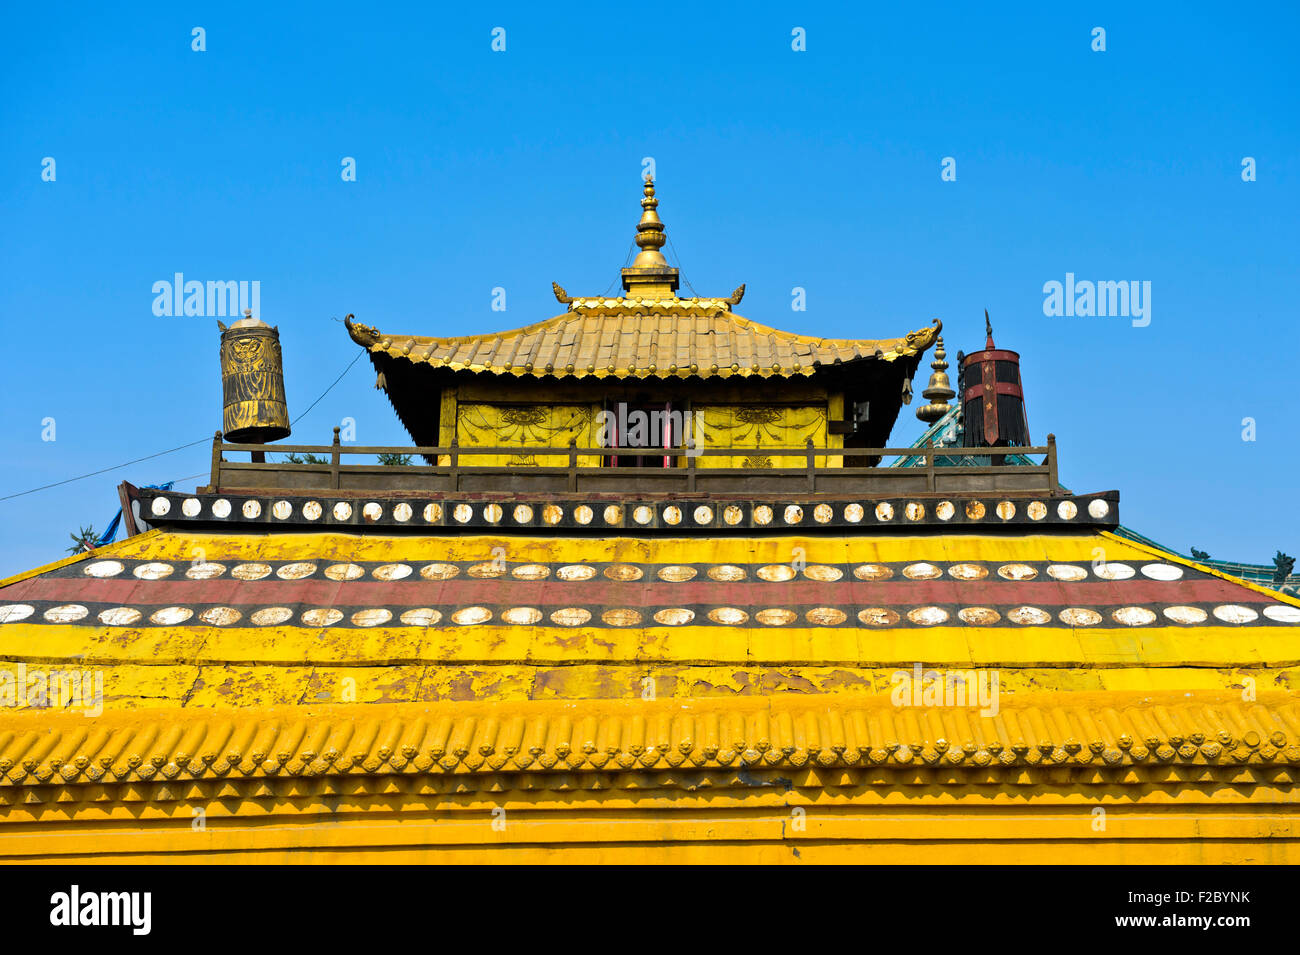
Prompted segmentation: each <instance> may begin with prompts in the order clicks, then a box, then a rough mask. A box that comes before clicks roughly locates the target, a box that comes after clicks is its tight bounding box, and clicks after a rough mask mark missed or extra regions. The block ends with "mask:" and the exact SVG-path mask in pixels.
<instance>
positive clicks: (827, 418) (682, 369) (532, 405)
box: [347, 179, 938, 467]
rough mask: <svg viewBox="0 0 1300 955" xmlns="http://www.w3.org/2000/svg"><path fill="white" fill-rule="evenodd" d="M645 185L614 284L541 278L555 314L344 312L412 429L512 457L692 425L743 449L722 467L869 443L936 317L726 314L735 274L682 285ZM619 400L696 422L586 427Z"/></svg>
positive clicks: (681, 439) (674, 437)
mask: <svg viewBox="0 0 1300 955" xmlns="http://www.w3.org/2000/svg"><path fill="white" fill-rule="evenodd" d="M644 193H645V195H644V198H643V199H642V200H641V206H642V214H641V220H640V222H638V223H637V227H636V244H637V245H638V246H639V248H640V251H639V253H638V254H637V256H636V258H635V259H634V260H633V261H632V263H631V265H630V266H628V267H627V268H625V269H623V270H622V279H623V294H622V295H621V296H619V297H617V298H609V297H599V296H594V297H580V296H570V295H568V294H567V293H566V292H565V290H564V289H563V288H561V287H560V286H559V285H554V290H555V295H556V298H557V299H558V300H559V301H560V302H561V303H562V304H564V305H566V306H567V311H566V312H565V313H564V314H561V315H559V316H556V317H554V318H551V319H548V320H546V321H543V322H538V323H536V324H533V325H528V326H525V327H523V328H517V329H511V330H508V331H502V332H495V333H491V334H486V335H458V336H452V337H443V338H434V337H426V336H419V335H408V334H395V333H389V332H387V331H380V330H379V329H378V328H375V327H372V326H369V325H364V324H361V323H360V322H355V321H353V320H352V319H351V318H349V320H348V326H347V327H348V331H349V333H350V334H351V336H352V338H353V340H354V341H355V342H357V343H358V344H360V345H362V346H363V347H365V348H366V349H368V351H369V353H370V358H371V361H372V363H373V364H374V367H375V370H376V372H377V373H378V385H379V387H381V388H382V389H384V391H385V392H386V393H387V394H388V396H389V398H390V400H391V401H392V403H393V407H394V408H395V409H396V411H397V413H398V415H399V417H400V418H401V420H402V422H403V423H404V424H405V425H406V427H407V429H408V431H409V432H410V434H411V437H412V438H413V439H414V441H415V443H416V444H417V445H425V446H427V445H435V444H441V445H447V444H449V443H450V442H451V441H452V439H453V438H455V439H456V441H457V443H458V444H459V445H460V446H461V447H470V446H480V447H481V446H483V445H484V444H485V443H491V444H495V445H498V446H503V447H512V448H513V447H518V448H519V449H520V451H519V452H518V453H515V454H513V455H507V456H504V457H502V458H500V460H513V461H514V463H516V464H517V465H519V466H527V464H528V463H529V460H528V459H529V458H530V455H528V454H527V449H528V448H530V447H538V446H548V445H555V444H556V443H557V442H558V444H559V445H560V446H564V445H567V444H568V442H569V441H576V443H577V444H578V445H579V446H580V447H585V448H595V447H623V448H627V447H645V448H647V449H665V448H667V449H672V448H680V447H682V446H684V444H687V443H689V442H690V440H691V439H692V438H697V437H698V438H699V439H700V443H701V444H702V445H707V446H708V447H710V448H712V449H715V450H716V449H727V448H732V449H738V450H740V451H744V452H745V453H744V454H737V455H736V456H733V457H726V458H719V459H718V460H716V461H710V462H709V463H710V464H713V465H715V466H721V467H764V466H769V467H770V466H779V465H780V464H781V463H783V462H782V461H781V460H780V459H781V457H782V456H780V455H771V454H765V453H764V452H765V449H767V448H774V449H780V448H799V449H803V448H805V447H806V446H807V442H808V441H809V440H811V441H812V443H813V446H814V447H816V448H819V449H821V448H844V447H873V446H879V445H880V444H882V443H883V442H884V441H885V440H886V439H887V438H888V436H889V432H890V430H891V429H892V427H893V424H894V421H895V419H896V418H897V416H898V412H899V408H900V406H901V405H902V403H903V401H904V398H905V396H906V395H908V394H909V393H910V389H909V386H910V382H911V378H912V375H913V374H914V373H915V371H916V366H917V362H918V360H919V358H920V355H921V353H922V352H923V351H924V350H925V349H926V348H928V347H929V346H930V344H931V343H932V342H933V341H934V339H935V335H936V333H937V327H938V323H937V322H936V323H935V325H932V326H930V327H927V328H923V329H921V330H918V331H912V332H908V333H906V334H905V335H903V336H901V337H896V338H886V339H832V338H818V337H813V336H808V335H797V334H793V333H790V332H785V331H781V330H779V329H775V328H770V327H768V326H765V325H760V324H758V323H756V322H752V321H750V320H748V319H746V318H742V317H741V316H739V315H736V314H735V313H734V312H732V307H733V306H735V305H737V304H739V302H740V300H741V298H742V296H743V295H744V291H745V288H744V286H743V285H742V286H741V287H740V288H738V289H736V291H735V292H734V293H732V294H731V295H730V296H728V297H726V298H698V297H693V298H681V297H679V296H678V294H677V290H678V286H679V273H678V270H677V269H676V268H673V267H672V266H671V265H669V263H668V261H667V259H665V258H664V255H663V252H662V251H661V250H662V248H663V246H664V243H665V241H666V234H665V232H664V224H663V222H662V220H661V219H660V218H659V214H658V205H659V200H658V198H656V196H655V186H654V182H653V180H651V179H647V180H646V181H645V185H644ZM620 404H622V405H625V406H626V408H627V409H628V413H633V414H634V413H635V412H636V411H637V410H641V411H643V412H647V413H648V412H651V411H659V412H668V413H671V412H674V411H676V412H677V413H678V415H679V416H680V415H681V414H684V413H686V412H690V413H691V415H692V417H695V418H696V419H697V421H696V425H697V428H698V429H699V432H700V433H699V434H698V435H695V434H692V435H687V434H685V433H683V432H684V429H679V431H678V432H677V433H674V432H673V430H672V429H671V428H664V427H659V428H654V429H647V432H648V433H647V434H645V435H644V436H641V440H639V441H637V440H636V438H637V436H636V435H628V434H621V433H619V430H618V429H610V430H608V432H607V433H606V434H605V435H601V434H599V433H597V431H596V430H595V429H594V427H593V426H594V423H595V420H596V418H597V417H598V416H599V415H600V413H601V412H602V411H608V412H611V413H613V414H615V415H617V412H618V408H619V405H620ZM674 422H678V419H674ZM602 438H603V439H604V440H602ZM645 457H647V458H648V457H650V455H646V456H645ZM764 458H767V459H768V460H767V461H764ZM480 463H483V464H487V463H488V462H487V461H483V462H480ZM493 463H496V459H494V461H493ZM641 463H642V464H644V463H645V462H641ZM677 464H680V462H677ZM669 466H674V462H670V464H669Z"/></svg>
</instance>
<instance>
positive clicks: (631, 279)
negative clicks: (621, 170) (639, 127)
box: [623, 176, 677, 298]
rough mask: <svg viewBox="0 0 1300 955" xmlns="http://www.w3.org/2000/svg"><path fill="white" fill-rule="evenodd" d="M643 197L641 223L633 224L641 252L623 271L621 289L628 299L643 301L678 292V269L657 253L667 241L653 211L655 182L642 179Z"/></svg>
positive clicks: (650, 179)
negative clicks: (631, 297) (625, 292)
mask: <svg viewBox="0 0 1300 955" xmlns="http://www.w3.org/2000/svg"><path fill="white" fill-rule="evenodd" d="M643 191H644V193H645V198H644V199H642V200H641V221H640V222H638V223H637V224H636V244H637V246H638V247H639V248H640V249H641V251H640V252H638V253H637V256H636V258H635V259H633V260H632V265H631V266H630V267H629V268H626V269H624V270H623V288H624V289H625V290H626V291H627V292H628V294H629V296H632V295H636V296H639V297H642V298H674V297H675V295H674V293H675V292H676V291H677V269H674V268H672V267H671V266H670V265H669V264H668V260H667V259H665V258H664V254H663V253H662V252H660V251H659V250H660V249H662V248H663V247H664V243H666V242H667V241H668V236H666V235H665V234H664V224H663V221H662V220H661V219H660V218H659V213H658V212H657V211H656V210H657V209H658V208H659V200H658V199H656V198H655V182H654V179H653V178H651V177H650V176H646V177H645V185H644V188H643Z"/></svg>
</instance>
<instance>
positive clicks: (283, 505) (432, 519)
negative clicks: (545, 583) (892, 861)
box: [150, 497, 1110, 526]
mask: <svg viewBox="0 0 1300 955" xmlns="http://www.w3.org/2000/svg"><path fill="white" fill-rule="evenodd" d="M171 508H172V502H171V499H170V498H166V497H156V498H154V500H153V504H152V505H151V506H150V510H151V511H152V513H153V515H154V517H166V516H167V515H168V514H169V513H171ZM202 509H203V505H202V502H201V501H199V499H198V498H197V497H189V498H186V499H185V500H184V501H182V502H181V513H182V514H183V515H184V516H186V517H198V516H199V513H200V512H201V511H202ZM539 509H540V511H541V517H542V522H543V523H544V524H558V523H560V522H561V521H562V520H564V506H563V505H561V504H544V505H539ZM964 509H965V513H966V518H967V519H968V520H972V521H979V520H983V519H984V517H985V515H986V514H987V512H988V510H987V508H986V507H985V505H984V504H983V502H981V501H968V502H966V504H965V505H964ZM537 510H538V509H537V508H534V507H533V505H531V504H516V505H514V507H513V508H512V510H511V517H512V518H513V519H514V522H515V523H516V524H531V523H532V521H533V518H534V517H535V516H536V513H537ZM232 511H233V505H232V504H231V503H230V501H229V500H227V499H226V498H224V497H221V498H217V499H216V500H215V501H213V502H212V516H213V517H215V518H217V519H218V520H225V519H226V518H228V517H229V516H230V515H231V513H232ZM443 511H444V507H443V505H442V504H436V503H434V504H426V505H425V506H424V510H423V512H422V515H421V516H422V517H423V518H424V520H425V522H426V523H429V524H438V523H441V522H442V518H443ZM1016 511H1017V508H1016V505H1015V502H1013V501H999V502H998V503H997V504H996V505H995V506H994V508H993V513H994V514H996V515H997V516H998V517H999V518H1000V519H1002V520H1004V521H1009V520H1011V519H1012V518H1013V517H1015V516H1016ZM240 512H241V513H242V514H243V515H244V517H245V518H247V519H248V520H256V519H257V518H259V517H261V516H262V502H261V501H258V500H254V499H249V500H246V501H244V503H243V505H242V506H241V507H240ZM624 512H625V508H624V506H623V505H622V504H608V505H606V506H605V507H604V509H603V511H602V513H601V517H602V519H603V520H604V522H605V523H606V524H609V525H618V524H622V523H623V516H624ZM324 513H325V508H324V505H322V504H321V503H320V501H306V502H305V503H304V504H303V505H302V516H303V517H304V518H305V519H306V520H309V521H316V520H320V518H321V515H323V514H324ZM481 513H482V516H483V519H484V520H485V521H487V522H488V523H489V524H496V523H499V522H500V521H501V519H502V518H503V517H504V516H505V509H504V508H503V507H502V506H501V505H500V504H484V505H482V512H481ZM631 513H632V520H633V521H635V522H636V523H637V524H642V525H645V524H649V523H651V522H652V521H653V520H654V516H655V509H654V508H653V507H651V506H650V505H648V504H639V505H634V506H633V507H632V510H631ZM873 513H874V514H875V516H876V520H878V521H881V522H888V521H892V520H893V519H894V516H895V509H894V505H893V504H890V503H889V502H888V501H882V502H880V503H879V504H877V505H876V506H875V508H874V510H873ZM902 513H903V516H904V517H905V518H906V519H907V520H909V521H920V520H924V518H925V514H926V510H925V505H924V504H922V503H921V502H919V501H912V502H910V503H908V504H906V505H904V506H903V508H902ZM1056 513H1057V516H1058V517H1060V518H1061V520H1065V521H1070V520H1073V519H1074V518H1075V517H1076V516H1078V513H1079V508H1078V506H1077V505H1076V504H1075V503H1074V501H1061V502H1059V503H1058V504H1057V505H1056ZM1109 513H1110V504H1109V503H1107V502H1106V501H1104V500H1102V499H1101V498H1094V499H1093V500H1091V501H1089V502H1088V514H1089V515H1090V516H1092V517H1093V518H1094V519H1096V520H1102V519H1103V518H1105V517H1106V515H1108V514H1109ZM333 514H334V519H335V520H336V521H347V520H351V519H352V514H353V506H352V504H351V503H350V502H349V501H339V502H338V503H336V504H335V505H334V508H333ZM866 514H867V510H866V508H865V507H864V506H863V505H861V504H846V505H844V510H843V517H844V520H845V521H847V522H848V523H850V524H857V523H858V522H860V521H861V520H862V519H863V518H864V517H865V516H866ZM956 514H957V505H956V504H954V503H953V502H952V501H940V502H939V503H938V504H936V505H934V515H935V517H937V518H939V520H941V521H949V520H952V518H953V517H954V516H956ZM1025 514H1026V515H1027V516H1028V517H1029V519H1030V520H1034V521H1041V520H1042V519H1043V518H1045V517H1047V505H1046V504H1045V503H1043V502H1042V501H1031V502H1029V504H1027V505H1025ZM414 515H415V510H414V508H412V507H411V505H410V504H407V503H406V502H404V501H403V502H402V503H400V504H396V505H394V506H393V520H395V521H397V522H398V523H403V524H404V523H406V522H407V521H409V520H410V519H411V518H412V517H413V516H414ZM714 515H715V511H714V509H713V507H712V506H710V505H708V504H700V505H698V506H697V507H696V508H695V509H694V511H692V512H691V517H692V518H693V519H694V521H695V523H696V524H700V525H708V524H712V523H713V519H714ZM812 515H813V520H814V521H816V522H817V523H819V524H829V523H830V522H831V521H832V520H834V518H835V508H834V507H833V506H832V505H830V504H817V505H815V506H814V507H813V508H812ZM271 516H272V517H274V518H276V520H281V521H285V520H288V519H289V518H290V517H292V516H293V504H292V503H291V502H290V501H285V500H280V501H276V502H275V503H274V504H272V505H271ZM361 516H362V517H363V518H364V519H365V520H367V521H370V522H374V521H378V520H379V519H380V518H382V517H383V516H384V507H383V505H382V504H380V503H379V502H378V501H370V502H369V503H368V504H365V505H363V506H362V508H361ZM451 516H452V519H453V520H455V521H456V522H457V523H460V524H468V523H469V522H470V521H471V520H473V519H474V507H473V506H472V505H470V504H456V505H454V506H453V507H452V508H451ZM684 516H685V513H684V512H683V510H682V508H680V507H678V506H677V505H676V504H670V505H669V506H668V507H665V508H664V510H663V521H664V523H665V524H669V525H676V524H680V523H681V522H682V520H683V518H684ZM781 516H782V518H783V519H784V521H785V523H787V524H800V523H802V522H803V518H804V508H803V506H802V505H799V504H790V505H787V506H786V508H785V510H784V511H783V512H782V515H781ZM595 517H596V512H595V510H594V509H593V508H592V507H591V506H590V505H587V504H579V505H577V506H576V507H574V508H573V519H574V521H575V522H576V523H578V524H590V523H591V522H592V521H593V520H595ZM744 518H745V512H744V509H743V508H742V507H741V506H740V505H738V504H729V505H727V506H726V507H724V508H723V509H722V519H723V521H725V522H726V523H727V524H731V525H735V524H739V523H740V522H741V521H743V520H744ZM775 518H776V511H775V510H774V509H773V508H772V507H771V506H770V505H767V504H757V505H754V507H753V520H754V523H755V524H758V525H760V526H761V525H765V524H770V523H772V521H773V520H774V519H775Z"/></svg>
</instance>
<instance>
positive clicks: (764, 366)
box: [346, 178, 943, 378]
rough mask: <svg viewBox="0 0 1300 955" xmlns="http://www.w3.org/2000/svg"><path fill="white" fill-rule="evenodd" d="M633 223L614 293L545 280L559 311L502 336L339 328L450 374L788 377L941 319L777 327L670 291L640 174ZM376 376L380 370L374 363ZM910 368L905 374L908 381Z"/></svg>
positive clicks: (904, 350)
mask: <svg viewBox="0 0 1300 955" xmlns="http://www.w3.org/2000/svg"><path fill="white" fill-rule="evenodd" d="M644 192H645V198H643V199H642V200H641V208H642V214H641V220H640V222H638V223H637V227H636V229H637V232H636V240H635V241H636V244H637V246H638V247H639V248H640V251H639V252H638V254H637V256H636V258H635V259H633V261H632V263H631V265H629V266H628V267H627V268H625V269H623V270H622V278H623V289H624V294H623V295H621V296H617V297H608V296H580V295H570V294H569V293H568V292H567V291H566V290H565V289H564V287H563V286H561V285H559V284H558V283H556V282H552V283H551V291H552V292H554V294H555V298H556V300H557V301H558V302H560V304H562V305H566V306H568V310H567V311H566V312H565V313H564V314H563V315H557V316H555V317H554V318H550V319H547V320H545V321H542V322H537V323H534V324H532V325H526V326H524V327H523V328H516V329H512V330H509V331H504V332H496V333H491V334H486V335H461V336H455V337H450V338H432V337H428V336H418V335H392V334H388V333H386V332H381V331H380V330H379V329H378V328H375V327H374V326H372V325H365V324H362V323H360V322H357V321H356V320H355V318H354V316H352V315H348V316H347V319H346V325H347V329H348V334H350V335H351V336H352V340H353V341H355V342H356V343H357V344H358V345H361V346H362V347H364V348H366V349H367V350H368V351H369V352H370V353H371V360H372V362H375V363H376V364H378V362H379V361H380V357H379V356H381V355H383V356H387V357H389V358H400V359H405V360H406V361H408V362H410V363H411V364H412V365H425V366H428V367H430V368H435V369H446V370H448V371H451V372H469V373H472V374H484V373H485V374H495V375H514V376H516V377H523V376H532V377H536V378H543V377H555V378H563V377H574V378H582V377H585V376H588V375H590V376H593V377H596V378H604V377H614V378H665V377H678V378H685V377H690V376H697V377H701V378H705V377H719V378H728V377H732V376H738V377H742V378H746V377H757V378H772V377H781V378H792V377H795V376H800V375H802V376H805V377H808V376H811V375H814V374H817V373H818V371H820V370H822V369H825V368H829V367H833V366H837V365H846V364H850V363H852V362H858V361H864V360H873V359H874V360H879V361H886V362H892V361H895V360H897V359H899V358H908V359H911V358H915V357H917V356H919V355H920V354H921V353H922V352H924V351H925V350H926V349H927V348H929V347H930V346H931V344H933V343H934V341H935V338H936V337H937V336H938V333H939V332H940V331H941V330H942V328H943V326H942V323H940V321H939V320H938V319H934V320H933V324H932V326H931V327H929V328H921V329H917V330H916V331H912V332H908V333H907V334H906V335H904V336H903V337H901V338H885V339H853V338H815V337H812V336H808V335H797V334H793V333H790V332H784V331H781V330H779V329H776V328H771V327H769V326H766V325H760V324H758V323H757V322H752V321H750V320H748V319H746V318H742V317H741V316H739V315H736V314H735V313H734V312H732V311H731V309H732V308H733V307H734V306H736V305H738V304H740V301H741V300H742V299H743V298H744V296H745V286H744V285H740V286H738V287H737V288H736V290H735V291H734V292H732V293H731V294H730V295H729V296H726V297H725V298H723V297H700V296H696V297H691V298H679V297H678V296H677V286H678V270H677V269H676V268H673V267H672V266H670V265H669V264H668V260H667V259H665V258H664V255H663V252H662V249H663V247H664V244H665V243H666V242H667V235H666V233H665V231H664V223H663V222H662V220H660V218H659V215H658V212H657V207H658V205H659V200H658V199H657V198H655V187H654V181H653V180H652V179H649V178H647V179H646V180H645V184H644ZM379 370H380V372H381V374H382V373H383V370H384V369H383V368H380V369H379ZM910 376H911V375H910V371H909V372H908V377H909V378H910Z"/></svg>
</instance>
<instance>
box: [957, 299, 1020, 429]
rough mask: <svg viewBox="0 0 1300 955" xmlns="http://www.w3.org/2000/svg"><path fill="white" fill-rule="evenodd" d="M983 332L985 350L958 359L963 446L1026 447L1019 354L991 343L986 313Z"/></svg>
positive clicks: (991, 330) (986, 313)
mask: <svg viewBox="0 0 1300 955" xmlns="http://www.w3.org/2000/svg"><path fill="white" fill-rule="evenodd" d="M984 329H985V334H986V336H987V337H986V340H985V343H984V349H983V350H982V351H977V352H974V353H972V354H970V355H966V356H965V357H964V358H962V360H961V369H960V377H959V381H960V384H959V385H958V390H959V391H960V393H961V402H962V444H963V445H964V446H965V447H968V448H980V447H1008V446H1011V447H1014V446H1017V445H1018V446H1020V447H1028V445H1029V443H1030V441H1029V419H1028V416H1027V415H1026V414H1025V392H1024V389H1023V386H1022V384H1021V381H1020V355H1019V354H1017V353H1016V352H1013V351H1011V350H1009V349H1006V348H998V347H997V346H996V345H994V344H993V329H992V328H991V327H990V325H989V317H988V312H985V313H984Z"/></svg>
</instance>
